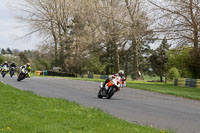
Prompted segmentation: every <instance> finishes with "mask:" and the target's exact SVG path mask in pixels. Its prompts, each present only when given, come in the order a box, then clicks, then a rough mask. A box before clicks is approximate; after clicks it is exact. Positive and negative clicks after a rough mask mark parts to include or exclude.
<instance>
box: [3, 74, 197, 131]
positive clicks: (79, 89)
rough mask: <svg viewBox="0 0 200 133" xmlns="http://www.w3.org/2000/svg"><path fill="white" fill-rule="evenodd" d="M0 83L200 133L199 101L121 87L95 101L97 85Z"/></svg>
mask: <svg viewBox="0 0 200 133" xmlns="http://www.w3.org/2000/svg"><path fill="white" fill-rule="evenodd" d="M0 81H2V82H4V83H6V84H10V85H12V86H14V87H16V88H19V89H21V90H29V91H33V92H35V93H36V94H39V95H41V96H48V97H56V98H64V99H68V100H69V101H75V102H77V103H79V104H82V105H85V106H87V107H88V106H93V107H97V108H101V109H102V110H103V111H104V112H107V113H110V114H112V115H113V116H116V117H119V118H121V119H124V120H127V121H129V122H133V123H138V124H141V125H152V126H153V127H157V128H161V129H173V131H176V132H178V133H200V101H195V100H189V99H184V98H179V97H174V96H169V95H164V94H159V93H154V92H148V91H142V90H137V89H130V88H122V89H121V91H120V92H118V93H116V94H115V95H114V96H113V97H112V98H111V99H110V100H108V99H98V98H97V92H98V90H99V88H98V86H99V83H97V82H90V81H80V80H69V79H62V78H40V77H32V78H31V79H25V80H23V81H21V82H17V80H16V77H14V78H10V77H9V76H8V75H7V77H5V78H2V77H0Z"/></svg>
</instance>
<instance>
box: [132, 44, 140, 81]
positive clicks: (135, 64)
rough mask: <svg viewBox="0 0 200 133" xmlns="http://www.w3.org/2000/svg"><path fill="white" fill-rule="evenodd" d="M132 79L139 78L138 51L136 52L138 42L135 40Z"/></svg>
mask: <svg viewBox="0 0 200 133" xmlns="http://www.w3.org/2000/svg"><path fill="white" fill-rule="evenodd" d="M132 45H133V76H132V78H133V80H138V79H139V78H140V71H139V53H138V42H137V41H136V40H134V41H133V43H132Z"/></svg>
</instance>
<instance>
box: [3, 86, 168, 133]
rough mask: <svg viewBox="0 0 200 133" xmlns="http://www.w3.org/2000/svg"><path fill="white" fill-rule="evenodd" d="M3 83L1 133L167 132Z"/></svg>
mask: <svg viewBox="0 0 200 133" xmlns="http://www.w3.org/2000/svg"><path fill="white" fill-rule="evenodd" d="M166 132H169V131H164V130H160V129H154V128H150V127H146V126H140V125H136V124H131V123H128V122H126V121H124V120H121V119H118V118H115V117H112V116H111V115H108V114H105V113H103V112H102V111H101V110H99V109H96V108H92V107H91V108H86V107H83V106H81V105H78V104H76V103H72V102H68V101H67V100H63V99H55V98H47V97H41V96H37V95H35V94H33V93H32V92H27V91H21V90H18V89H15V88H13V87H11V86H9V85H5V84H2V83H0V133H166Z"/></svg>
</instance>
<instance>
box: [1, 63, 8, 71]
mask: <svg viewBox="0 0 200 133" xmlns="http://www.w3.org/2000/svg"><path fill="white" fill-rule="evenodd" d="M4 66H6V67H7V68H8V61H4V63H3V64H1V69H2V68H3V67H4Z"/></svg>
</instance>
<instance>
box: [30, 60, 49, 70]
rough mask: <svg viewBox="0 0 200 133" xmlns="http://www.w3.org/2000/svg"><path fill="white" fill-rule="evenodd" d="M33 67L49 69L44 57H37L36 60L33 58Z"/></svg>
mask: <svg viewBox="0 0 200 133" xmlns="http://www.w3.org/2000/svg"><path fill="white" fill-rule="evenodd" d="M34 64H35V67H36V69H37V70H41V71H43V70H49V69H50V63H49V62H48V61H46V60H45V59H42V58H39V59H38V60H35V62H34Z"/></svg>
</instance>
